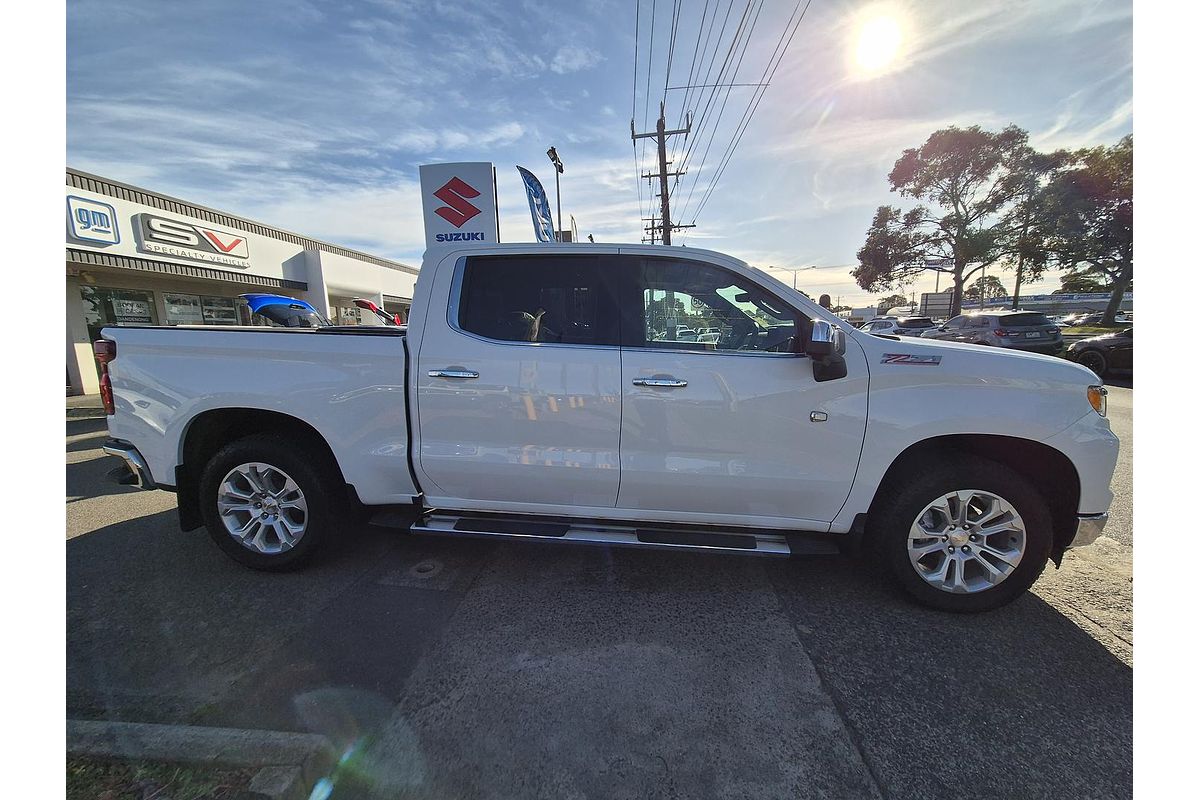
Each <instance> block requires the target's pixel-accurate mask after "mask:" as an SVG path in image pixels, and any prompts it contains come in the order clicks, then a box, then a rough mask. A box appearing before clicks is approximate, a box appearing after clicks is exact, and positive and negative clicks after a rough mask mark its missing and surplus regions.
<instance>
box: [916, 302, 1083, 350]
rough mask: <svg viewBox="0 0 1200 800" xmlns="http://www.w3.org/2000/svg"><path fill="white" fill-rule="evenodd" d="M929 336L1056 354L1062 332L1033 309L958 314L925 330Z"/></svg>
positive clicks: (1061, 343)
mask: <svg viewBox="0 0 1200 800" xmlns="http://www.w3.org/2000/svg"><path fill="white" fill-rule="evenodd" d="M926 338H930V339H942V340H945V341H950V342H968V343H970V344H982V345H990V346H992V347H1004V348H1008V349H1010V350H1028V351H1030V352H1034V353H1047V354H1050V355H1057V354H1058V353H1060V352H1062V349H1063V341H1062V332H1061V331H1060V330H1059V328H1058V326H1057V325H1055V324H1054V323H1053V322H1051V321H1050V320H1049V319H1047V318H1046V315H1045V314H1040V313H1038V312H1036V311H1005V312H1001V313H992V312H987V313H982V314H959V315H958V316H957V317H954V318H953V319H951V320H949V321H947V322H946V323H945V324H944V325H941V326H939V327H937V328H935V329H934V330H933V331H930V332H929V335H928V337H926Z"/></svg>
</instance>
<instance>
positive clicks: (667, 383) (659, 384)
mask: <svg viewBox="0 0 1200 800" xmlns="http://www.w3.org/2000/svg"><path fill="white" fill-rule="evenodd" d="M633 385H634V386H652V387H654V388H656V389H681V388H683V387H684V386H687V381H681V380H679V379H678V378H672V377H670V376H669V375H668V376H664V377H661V378H634V379H633Z"/></svg>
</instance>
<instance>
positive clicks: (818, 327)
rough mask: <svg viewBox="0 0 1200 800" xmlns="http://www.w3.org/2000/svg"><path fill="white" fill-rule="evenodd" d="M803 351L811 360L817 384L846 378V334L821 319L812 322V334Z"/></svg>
mask: <svg viewBox="0 0 1200 800" xmlns="http://www.w3.org/2000/svg"><path fill="white" fill-rule="evenodd" d="M804 351H805V352H806V353H807V354H808V355H809V356H810V357H811V358H812V362H813V378H814V379H816V380H817V381H818V382H821V381H831V380H834V379H836V378H844V377H846V359H845V358H843V357H842V356H844V355H845V353H846V334H845V332H844V331H842V329H841V328H839V327H837V326H835V325H833V324H832V323H829V322H826V321H825V320H823V319H814V320H813V321H812V332H811V333H810V334H809V336H808V344H807V345H806V346H805V348H804Z"/></svg>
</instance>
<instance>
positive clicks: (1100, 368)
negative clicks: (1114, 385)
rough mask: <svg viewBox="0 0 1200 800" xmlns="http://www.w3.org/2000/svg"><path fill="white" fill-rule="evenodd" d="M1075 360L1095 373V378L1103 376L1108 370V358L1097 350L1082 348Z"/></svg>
mask: <svg viewBox="0 0 1200 800" xmlns="http://www.w3.org/2000/svg"><path fill="white" fill-rule="evenodd" d="M1075 360H1076V361H1077V362H1078V363H1079V364H1080V365H1082V366H1084V367H1087V368H1088V369H1090V370H1091V371H1092V372H1094V373H1096V377H1097V378H1103V377H1104V375H1105V373H1107V372H1108V359H1107V358H1106V357H1105V355H1104V353H1102V352H1100V351H1099V350H1084V351H1083V352H1081V353H1080V354H1079V355H1077V356H1076V357H1075Z"/></svg>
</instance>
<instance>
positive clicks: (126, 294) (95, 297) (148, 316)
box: [79, 286, 158, 341]
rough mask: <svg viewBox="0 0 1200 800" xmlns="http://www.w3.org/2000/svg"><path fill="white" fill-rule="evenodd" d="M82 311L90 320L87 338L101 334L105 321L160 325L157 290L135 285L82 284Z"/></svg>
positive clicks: (88, 321) (110, 323) (111, 323)
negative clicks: (138, 287)
mask: <svg viewBox="0 0 1200 800" xmlns="http://www.w3.org/2000/svg"><path fill="white" fill-rule="evenodd" d="M79 294H80V296H81V299H82V300H83V315H84V319H85V320H87V329H88V338H89V339H90V340H91V341H95V340H96V339H99V338H100V329H101V328H103V327H104V326H106V325H157V324H158V312H157V311H156V310H155V308H154V294H153V293H151V292H142V291H138V290H136V289H105V288H103V287H100V286H81V287H79Z"/></svg>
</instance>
